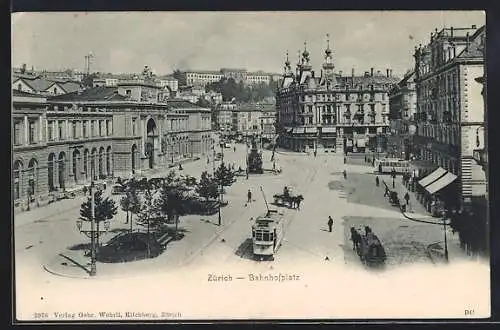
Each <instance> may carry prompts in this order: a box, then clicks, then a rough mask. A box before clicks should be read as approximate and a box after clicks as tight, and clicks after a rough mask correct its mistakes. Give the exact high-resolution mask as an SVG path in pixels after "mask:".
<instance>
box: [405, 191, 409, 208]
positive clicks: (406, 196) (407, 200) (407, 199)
mask: <svg viewBox="0 0 500 330" xmlns="http://www.w3.org/2000/svg"><path fill="white" fill-rule="evenodd" d="M405 201H406V205H408V202H409V201H410V195H409V194H408V192H406V194H405Z"/></svg>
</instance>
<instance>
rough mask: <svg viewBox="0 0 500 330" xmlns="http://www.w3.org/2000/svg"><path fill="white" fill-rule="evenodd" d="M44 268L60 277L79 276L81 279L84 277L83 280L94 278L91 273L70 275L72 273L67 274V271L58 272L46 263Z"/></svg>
mask: <svg viewBox="0 0 500 330" xmlns="http://www.w3.org/2000/svg"><path fill="white" fill-rule="evenodd" d="M43 269H44V270H45V271H46V272H48V273H50V274H52V275H56V276H60V277H66V278H79V279H82V280H87V279H92V277H91V276H90V275H82V276H78V275H70V274H67V273H63V272H58V271H56V270H53V269H52V268H50V267H48V266H47V265H46V264H45V265H43Z"/></svg>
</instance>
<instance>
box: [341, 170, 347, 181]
mask: <svg viewBox="0 0 500 330" xmlns="http://www.w3.org/2000/svg"><path fill="white" fill-rule="evenodd" d="M342 174H343V175H344V179H347V172H346V171H345V170H344V172H342Z"/></svg>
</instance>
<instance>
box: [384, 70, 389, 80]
mask: <svg viewBox="0 0 500 330" xmlns="http://www.w3.org/2000/svg"><path fill="white" fill-rule="evenodd" d="M385 71H386V75H387V78H389V69H385Z"/></svg>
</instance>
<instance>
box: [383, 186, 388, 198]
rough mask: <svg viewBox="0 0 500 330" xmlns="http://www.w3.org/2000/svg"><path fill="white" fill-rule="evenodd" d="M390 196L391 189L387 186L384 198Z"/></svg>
mask: <svg viewBox="0 0 500 330" xmlns="http://www.w3.org/2000/svg"><path fill="white" fill-rule="evenodd" d="M388 196H389V187H387V185H385V192H384V197H388Z"/></svg>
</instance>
